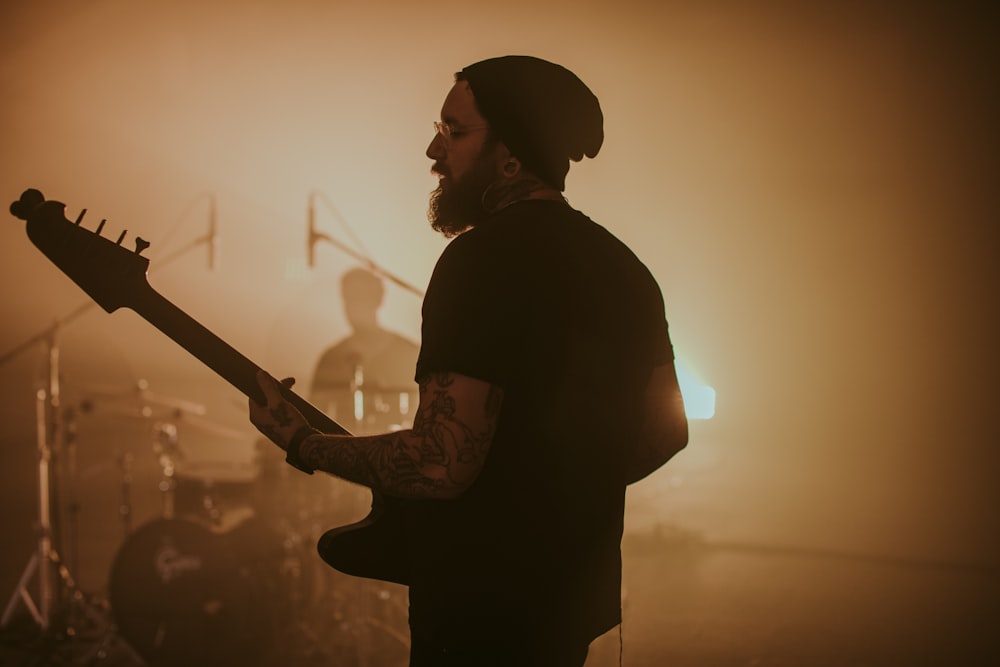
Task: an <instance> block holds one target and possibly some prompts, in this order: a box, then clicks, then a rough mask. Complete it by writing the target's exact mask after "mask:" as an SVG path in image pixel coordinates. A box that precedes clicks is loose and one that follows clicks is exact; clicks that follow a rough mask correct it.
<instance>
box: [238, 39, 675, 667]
mask: <svg viewBox="0 0 1000 667" xmlns="http://www.w3.org/2000/svg"><path fill="white" fill-rule="evenodd" d="M434 125H435V129H436V134H435V135H434V138H433V140H432V141H431V143H430V145H429V146H428V148H427V156H428V157H429V158H430V159H431V160H433V166H432V171H433V172H434V173H435V174H436V175H437V176H438V177H439V179H440V180H439V186H438V188H437V190H436V191H435V192H434V193H433V195H432V197H431V204H430V214H429V217H430V222H431V226H432V227H433V228H434V229H435V230H437V231H439V232H441V233H442V234H444V235H445V236H447V237H449V238H452V241H451V242H450V243H449V245H448V246H447V247H446V248H445V250H444V252H443V253H442V255H441V257H440V258H439V260H438V263H437V265H436V266H435V269H434V273H433V275H432V277H431V280H430V283H429V285H428V288H427V292H426V296H425V298H424V303H423V325H422V331H421V347H420V354H419V358H418V360H417V364H416V368H415V372H414V378H415V380H416V381H417V383H418V384H419V388H420V401H419V407H418V409H417V413H416V417H415V419H414V424H413V427H412V428H411V429H407V430H402V431H396V432H392V433H385V434H380V435H373V436H364V437H354V436H347V435H335V434H327V433H321V432H318V431H317V430H316V429H315V428H313V427H312V426H310V425H309V424H308V423H307V422H306V420H305V419H304V418H303V417H302V415H301V414H300V413H299V412H298V411H296V410H295V408H294V407H293V406H292V405H291V404H289V403H287V402H286V401H285V400H284V399H283V398H282V396H281V393H280V386H279V383H277V382H276V381H275V380H274V379H273V378H271V377H269V376H266V375H264V374H262V375H261V377H260V383H261V387H262V390H263V392H264V395H265V396H266V399H267V404H266V405H260V404H257V403H256V402H254V401H251V403H250V412H251V420H252V421H253V423H254V424H255V425H256V426H257V427H258V428H259V429H260V430H261V431H262V432H263V433H265V434H266V435H267V436H268V437H270V438H271V439H272V440H273V441H274V442H275V443H277V444H278V445H279V446H280V447H282V449H285V450H286V453H287V459H288V461H289V462H290V463H292V464H293V465H295V466H296V467H299V468H301V469H304V470H307V471H311V470H321V471H324V472H327V473H331V474H333V475H337V476H340V477H343V478H345V479H348V480H351V481H354V482H357V483H359V484H363V485H365V486H368V487H370V488H371V489H372V490H373V491H374V492H375V493H376V494H378V495H379V496H384V497H385V498H390V499H393V500H394V501H396V502H398V503H399V526H400V528H399V532H400V534H399V536H398V540H397V541H396V542H395V543H394V544H395V545H396V549H395V551H397V552H398V553H396V554H395V555H396V556H397V557H398V558H399V560H400V562H401V566H400V569H399V570H398V571H396V572H395V573H394V574H393V575H392V577H386V578H392V579H393V580H396V581H400V582H401V583H405V584H407V585H408V586H409V597H410V630H411V657H410V661H411V662H410V664H411V666H412V667H424V666H432V665H433V666H435V667H447V666H455V667H457V666H459V665H462V666H470V665H474V666H483V665H487V666H488V665H497V666H499V665H504V666H511V665H520V666H533V665H537V666H539V667H541V666H543V665H544V666H545V667H562V666H566V667H569V666H573V667H579V666H580V665H583V664H584V662H585V660H586V656H587V652H588V646H589V644H590V642H591V641H592V640H593V639H594V638H596V637H597V636H599V635H600V634H602V633H604V632H606V631H608V630H610V629H611V628H613V627H614V626H615V625H617V624H618V623H620V622H621V536H622V530H623V523H624V508H625V489H626V486H627V485H628V484H630V483H632V482H634V481H636V480H638V479H641V478H643V477H645V476H646V475H648V474H649V473H651V472H652V471H654V470H656V469H657V468H659V467H660V466H661V465H662V464H663V463H665V462H666V461H667V460H668V459H670V458H671V457H672V456H673V455H674V454H676V453H677V452H678V451H680V450H681V449H682V448H683V447H684V446H685V445H686V444H687V438H688V432H687V421H686V419H685V416H684V408H683V400H682V398H681V394H680V389H679V387H678V384H677V377H676V373H675V371H674V364H673V351H672V347H671V343H670V338H669V335H668V330H667V322H666V317H665V311H664V306H663V299H662V296H661V293H660V289H659V287H658V285H657V283H656V281H655V280H654V278H653V277H652V275H651V274H650V273H649V271H648V270H647V269H646V267H645V266H644V265H643V264H642V263H641V262H640V261H639V259H637V258H636V256H635V255H634V254H633V253H632V251H631V250H629V249H628V248H627V247H626V246H625V245H624V244H623V243H621V242H620V241H619V240H618V239H616V238H615V237H614V236H613V235H612V234H611V233H609V232H608V231H607V230H606V229H604V228H603V227H601V226H600V225H598V224H596V223H595V222H593V221H592V220H590V219H589V218H588V217H586V216H585V215H584V214H583V213H581V212H579V211H576V210H574V209H573V208H572V207H571V206H570V205H569V204H568V203H567V201H566V199H565V198H564V197H563V191H564V189H565V178H566V175H567V173H568V171H569V162H570V161H571V160H573V161H579V160H582V159H583V158H584V157H585V156H586V157H591V158H592V157H594V156H596V155H597V153H598V151H599V150H600V148H601V145H602V143H603V140H604V131H603V113H602V111H601V107H600V104H599V102H598V100H597V98H596V97H595V96H594V94H593V93H592V92H591V90H590V89H589V88H588V87H587V86H586V85H585V84H584V83H583V82H582V81H581V80H580V79H579V78H578V77H577V76H576V75H575V74H573V73H572V72H570V71H569V70H568V69H566V68H564V67H562V66H559V65H556V64H554V63H551V62H548V61H545V60H541V59H539V58H534V57H529V56H504V57H500V58H492V59H489V60H484V61H481V62H478V63H475V64H473V65H470V66H468V67H466V68H465V69H463V70H462V71H461V72H459V73H458V74H456V76H455V82H454V85H453V86H452V88H451V90H450V91H449V92H448V94H447V96H446V98H445V100H444V104H443V106H442V108H441V119H440V121H438V122H436V123H435V124H434Z"/></svg>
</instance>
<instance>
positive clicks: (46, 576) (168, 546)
mask: <svg viewBox="0 0 1000 667" xmlns="http://www.w3.org/2000/svg"><path fill="white" fill-rule="evenodd" d="M98 394H99V395H94V394H91V395H90V396H88V397H87V398H86V399H84V400H82V401H81V402H80V403H79V404H78V405H77V406H75V409H73V410H66V411H65V412H64V415H65V416H64V418H63V419H62V421H61V423H60V424H59V428H60V431H61V433H63V437H62V440H63V442H62V445H61V447H59V448H58V449H59V450H61V452H62V453H63V454H71V453H72V452H73V448H74V447H75V444H74V441H75V434H76V432H77V431H78V430H79V425H78V423H77V422H78V421H79V417H80V415H81V414H87V415H91V416H93V415H103V416H112V417H116V416H127V417H130V418H131V417H135V416H136V415H138V417H139V418H140V419H142V420H145V421H146V422H148V425H149V426H150V427H151V428H150V429H149V431H148V432H149V438H148V439H149V442H148V443H143V445H142V446H141V447H136V448H134V451H133V452H130V453H126V454H122V455H120V456H118V457H116V463H117V470H116V473H115V475H116V476H119V477H120V483H119V484H118V485H117V486H118V489H117V490H116V491H115V493H116V495H117V496H119V500H118V503H117V504H118V507H117V508H109V511H108V512H107V516H108V517H109V518H112V517H115V518H113V519H112V520H116V521H120V523H121V531H122V539H121V541H120V544H119V545H118V547H117V549H116V550H115V553H114V555H113V558H111V562H110V564H109V569H108V572H109V574H108V577H107V586H106V589H105V590H103V591H102V592H101V593H98V594H88V593H85V592H84V591H82V590H81V589H80V586H79V585H78V584H77V581H76V579H75V578H74V576H73V574H72V569H73V564H72V563H67V562H64V560H63V558H61V557H60V554H62V553H64V552H65V553H76V551H77V546H76V544H61V542H67V541H70V542H75V541H76V533H77V531H76V530H75V528H74V529H70V530H62V529H61V528H62V527H61V526H59V525H57V524H59V523H61V522H62V521H61V519H62V517H63V516H67V515H68V517H69V519H68V520H69V521H71V522H73V521H74V519H73V517H74V516H75V513H74V512H69V513H62V512H60V513H59V516H60V520H56V521H51V520H50V519H51V517H48V516H44V517H42V521H40V522H39V523H40V525H42V526H43V527H46V524H51V525H49V526H48V529H47V530H43V531H42V536H43V537H42V539H43V540H44V541H45V544H41V545H40V547H39V550H38V552H37V554H36V555H35V557H33V558H32V562H31V563H29V567H28V568H26V570H25V573H24V575H23V576H22V578H21V581H20V582H19V584H18V589H17V590H16V591H15V595H14V596H13V597H12V599H11V600H10V602H9V603H8V605H7V608H6V610H5V611H4V614H3V618H2V623H0V626H2V627H4V628H6V627H7V626H8V625H9V624H10V623H11V621H12V620H13V618H14V616H15V612H16V611H17V609H18V607H19V606H23V607H24V608H25V609H26V610H27V611H28V612H29V614H30V616H31V618H32V619H33V620H34V622H35V624H37V625H38V626H39V627H40V629H41V630H42V633H43V634H45V635H47V636H48V637H49V638H50V640H49V641H47V642H42V643H41V644H40V645H44V646H45V647H47V648H45V649H44V653H45V655H44V656H42V655H39V656H37V657H38V658H39V662H38V663H30V662H25V663H24V664H44V665H58V664H74V665H91V664H93V665H102V664H106V665H112V664H114V665H122V666H123V667H133V666H135V667H173V666H178V667H180V666H182V665H183V666H189V665H190V666H193V667H199V666H202V665H205V666H208V665H213V666H214V665H229V664H234V665H236V664H238V665H241V666H253V665H273V664H281V665H288V666H289V667H296V666H297V665H303V666H305V665H319V664H323V665H347V666H355V667H368V666H375V665H378V666H379V667H382V666H388V667H391V666H392V665H406V664H407V660H408V652H409V640H408V631H407V621H406V618H407V615H406V594H405V589H403V588H402V587H399V586H396V585H395V584H389V583H385V582H377V581H371V580H362V579H356V578H352V577H347V576H346V575H342V574H340V573H339V572H336V571H335V570H332V569H330V568H329V567H327V566H326V565H325V564H323V563H322V561H321V559H320V558H319V556H318V554H317V553H316V551H315V544H316V539H317V538H318V536H319V535H320V534H321V533H322V532H323V531H324V530H325V529H328V528H331V527H333V526H334V525H339V524H342V523H347V522H349V521H351V520H356V519H357V517H352V516H350V513H352V512H360V514H361V515H362V516H363V515H364V513H365V512H366V510H367V507H366V506H365V505H366V501H365V498H366V496H367V494H365V493H362V491H363V489H361V488H360V487H356V486H354V485H350V484H348V483H346V482H341V481H339V480H337V479H335V478H332V477H326V476H312V477H309V476H305V475H302V474H301V473H298V472H297V471H295V470H293V469H292V468H291V467H289V466H287V465H286V464H285V463H284V461H283V458H282V452H281V451H280V450H279V449H278V448H277V447H275V446H274V445H273V444H271V443H270V442H268V441H266V440H260V441H258V442H255V443H253V448H252V449H253V452H254V453H253V456H252V457H251V459H250V460H246V461H243V460H236V461H232V460H227V461H219V460H210V459H209V460H193V459H192V458H191V457H190V456H189V453H188V452H187V451H186V449H185V447H184V442H183V441H184V437H185V436H184V434H185V433H186V432H189V431H190V427H194V428H197V429H199V430H201V431H202V432H203V433H207V434H208V435H209V436H210V437H214V438H244V439H245V438H247V437H248V436H247V435H246V433H244V432H243V431H235V430H233V429H228V428H226V427H224V426H221V425H219V424H215V423H213V422H211V421H209V420H208V419H206V418H205V416H204V413H205V410H204V407H203V406H201V405H199V404H196V403H194V402H191V401H185V400H181V399H175V398H170V397H166V396H162V395H158V394H154V393H153V392H152V391H150V390H149V387H148V384H146V383H143V382H140V383H139V385H138V389H135V388H131V389H130V390H129V391H128V392H119V393H118V394H117V395H115V394H114V393H113V392H112V393H110V394H109V393H108V392H103V393H101V392H98ZM123 398H124V399H125V402H126V403H128V405H127V406H126V408H125V409H121V410H117V411H116V410H114V409H111V410H107V409H98V408H99V407H100V408H104V407H106V406H107V405H108V404H110V403H114V402H116V401H117V402H121V401H122V399H123ZM68 434H74V435H73V436H72V437H71V436H69V435H68ZM244 442H245V440H244ZM49 453H50V454H51V453H53V452H49ZM42 458H43V459H45V457H42ZM71 458H72V457H71ZM44 463H45V464H46V465H52V470H55V469H56V467H55V465H54V463H53V461H51V460H49V459H45V460H44ZM143 466H144V467H145V469H152V470H155V475H154V476H153V477H154V478H152V479H151V478H150V476H143V475H136V474H135V470H136V468H137V467H143ZM105 467H107V464H105ZM52 470H45V471H43V472H42V473H40V476H39V479H40V480H42V479H43V478H45V479H46V480H47V479H48V478H49V473H50V472H52ZM59 470H60V471H61V473H60V475H55V476H53V480H52V482H51V484H50V487H51V488H48V489H47V496H49V497H56V496H66V498H61V499H62V500H63V501H66V500H67V498H68V501H69V502H68V504H69V505H72V506H75V505H78V504H79V503H76V499H74V498H73V497H72V496H73V495H74V494H75V493H76V491H75V489H76V488H77V487H78V486H79V484H78V482H79V479H80V478H81V477H85V476H86V472H85V473H84V474H82V475H81V474H78V473H77V472H76V471H74V470H72V467H69V468H68V469H67V466H65V465H61V466H59ZM105 472H106V471H105ZM137 480H142V481H141V482H137ZM138 483H142V484H144V485H148V484H155V492H151V490H150V489H148V488H144V489H143V490H142V491H143V492H144V493H145V496H143V497H145V498H150V497H152V496H154V495H155V496H157V497H158V501H159V502H158V503H157V505H158V507H157V508H156V509H155V511H154V512H153V513H152V516H151V517H147V519H146V520H145V521H143V522H141V523H140V525H138V526H137V527H134V526H133V523H134V522H135V518H136V516H137V512H136V511H135V504H136V500H135V499H136V497H137V496H140V495H142V494H137V491H138V489H136V486H137V484H138ZM60 489H69V490H70V492H69V493H66V492H65V490H61V491H60ZM57 491H59V492H58V493H57ZM43 492H44V490H43ZM46 502H48V498H46ZM56 504H61V505H66V504H67V503H66V502H61V503H53V505H56ZM45 511H46V512H48V509H46V510H45ZM63 534H65V535H68V536H69V538H68V539H58V536H59V535H63ZM48 564H51V567H49V566H48ZM33 577H37V579H38V584H39V598H38V600H37V601H36V600H35V599H34V598H33V597H32V594H31V592H30V591H29V590H28V588H29V586H28V582H29V581H30V580H31V579H32V578H33Z"/></svg>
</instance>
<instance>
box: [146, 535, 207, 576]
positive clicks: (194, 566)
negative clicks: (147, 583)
mask: <svg viewBox="0 0 1000 667" xmlns="http://www.w3.org/2000/svg"><path fill="white" fill-rule="evenodd" d="M153 565H154V566H155V567H156V572H157V574H158V575H159V576H160V581H162V582H163V583H164V584H169V583H170V582H171V581H173V580H174V579H176V578H177V577H179V576H182V575H183V574H185V573H187V572H197V571H198V570H200V569H201V565H202V564H201V558H198V557H196V556H185V555H184V554H182V553H181V552H179V551H178V550H177V548H176V547H175V546H174V545H173V544H171V543H170V542H164V543H163V544H161V545H160V548H159V549H157V550H156V553H155V554H153Z"/></svg>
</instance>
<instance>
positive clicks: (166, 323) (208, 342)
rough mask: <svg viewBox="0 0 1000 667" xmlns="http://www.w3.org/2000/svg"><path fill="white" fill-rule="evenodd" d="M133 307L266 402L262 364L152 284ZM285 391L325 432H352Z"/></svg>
mask: <svg viewBox="0 0 1000 667" xmlns="http://www.w3.org/2000/svg"><path fill="white" fill-rule="evenodd" d="M130 307H131V308H132V310H134V311H135V312H136V313H138V314H139V315H140V316H141V317H142V318H143V319H145V320H146V321H147V322H149V323H150V324H152V325H153V326H154V327H156V328H157V329H159V330H160V331H162V332H163V333H164V334H166V335H167V336H168V337H170V338H171V339H172V340H173V341H174V342H176V343H177V344H178V345H180V346H181V347H183V348H184V349H185V350H187V351H188V352H190V353H191V354H193V355H194V356H195V357H196V358H197V359H199V360H200V361H201V362H202V363H203V364H205V365H206V366H208V367H209V368H211V369H212V370H213V371H215V372H216V373H218V374H219V376H221V377H222V378H223V379H225V380H226V381H227V382H229V384H231V385H233V386H234V387H236V388H237V389H239V390H240V391H241V392H242V393H243V395H245V396H247V397H249V398H252V399H253V400H255V401H257V402H258V403H263V402H264V394H263V392H262V391H261V389H260V386H259V385H258V384H257V372H258V371H260V370H261V368H260V367H259V366H257V364H255V363H253V362H252V361H250V360H249V359H247V358H246V357H245V356H243V355H242V354H240V352H238V351H237V350H236V349H235V348H233V347H232V346H231V345H229V344H228V343H226V342H225V341H224V340H222V339H221V338H219V337H218V336H216V335H215V334H214V333H212V332H211V331H209V330H208V329H206V328H205V327H204V326H202V324H201V323H200V322H198V321H197V320H195V319H194V318H193V317H191V316H190V315H188V314H187V313H185V312H184V311H183V310H181V309H180V308H178V307H177V306H175V305H174V304H173V303H171V302H170V301H169V300H168V299H167V298H166V297H164V296H163V295H161V294H160V293H159V292H157V291H156V290H154V289H153V288H152V287H149V288H148V289H147V290H143V295H142V298H139V299H135V303H134V304H133V305H131V306H130ZM282 395H283V396H284V398H285V399H286V400H287V401H289V402H290V403H291V404H292V405H294V406H295V407H296V408H297V409H298V410H299V412H301V413H302V415H303V416H304V417H305V418H306V419H307V420H308V421H309V423H310V424H312V425H313V426H314V427H316V428H318V429H320V430H321V431H323V432H324V433H333V434H343V435H349V433H348V431H347V430H346V429H344V428H343V427H342V426H340V424H338V423H336V422H335V421H333V420H332V419H330V418H329V417H328V416H327V415H326V414H325V413H323V412H322V411H321V410H319V409H318V408H316V407H315V406H313V405H312V404H311V403H309V402H308V401H306V400H305V399H304V398H302V397H301V396H299V395H298V394H296V393H295V392H293V391H292V390H291V389H288V388H287V387H282Z"/></svg>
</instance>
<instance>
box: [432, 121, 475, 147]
mask: <svg viewBox="0 0 1000 667" xmlns="http://www.w3.org/2000/svg"><path fill="white" fill-rule="evenodd" d="M488 128H489V125H470V126H468V127H455V126H454V125H452V124H451V123H449V122H447V121H440V120H436V121H434V131H435V132H437V133H438V134H440V135H441V137H442V138H443V139H444V141H445V143H448V142H449V141H451V140H452V139H454V138H455V137H460V136H462V135H463V134H465V133H466V132H472V131H474V130H485V129H488Z"/></svg>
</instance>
